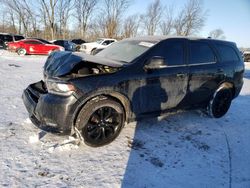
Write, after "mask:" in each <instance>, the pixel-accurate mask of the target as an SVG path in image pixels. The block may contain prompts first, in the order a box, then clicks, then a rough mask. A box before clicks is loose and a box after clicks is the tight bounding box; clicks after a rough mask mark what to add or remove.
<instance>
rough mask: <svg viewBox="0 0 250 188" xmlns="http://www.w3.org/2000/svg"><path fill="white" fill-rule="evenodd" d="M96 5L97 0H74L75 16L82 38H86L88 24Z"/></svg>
mask: <svg viewBox="0 0 250 188" xmlns="http://www.w3.org/2000/svg"><path fill="white" fill-rule="evenodd" d="M96 5H97V0H75V10H76V12H75V14H76V16H75V17H76V19H77V22H78V25H79V30H80V33H81V37H82V38H86V32H87V29H88V22H89V19H90V18H91V15H92V13H93V11H94V10H95V7H96Z"/></svg>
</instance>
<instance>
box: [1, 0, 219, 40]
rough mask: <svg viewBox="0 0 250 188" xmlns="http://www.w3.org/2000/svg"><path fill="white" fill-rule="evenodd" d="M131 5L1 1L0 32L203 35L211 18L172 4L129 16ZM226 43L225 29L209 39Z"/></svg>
mask: <svg viewBox="0 0 250 188" xmlns="http://www.w3.org/2000/svg"><path fill="white" fill-rule="evenodd" d="M131 6H133V1H132V0H99V1H98V0H37V1H33V0H0V9H1V10H2V11H1V13H2V14H0V16H1V18H0V32H10V33H16V34H23V35H25V36H29V37H41V38H45V39H49V40H54V39H59V38H60V39H67V38H83V39H87V40H92V39H95V38H97V37H110V38H117V39H121V38H127V37H134V36H138V35H180V36H190V35H199V33H200V31H201V29H202V28H203V27H204V25H205V22H206V19H207V17H208V11H207V10H205V9H204V6H203V1H202V0H188V1H187V2H186V4H184V5H183V7H182V8H181V9H180V10H179V11H178V12H177V11H176V8H175V7H174V5H172V6H163V4H162V2H161V0H154V1H152V2H151V3H150V4H149V5H148V6H147V9H146V10H144V12H142V13H136V14H134V15H127V10H128V8H129V7H131ZM209 35H211V36H212V37H215V38H223V37H224V33H223V31H222V30H221V29H216V30H214V31H211V33H210V34H209Z"/></svg>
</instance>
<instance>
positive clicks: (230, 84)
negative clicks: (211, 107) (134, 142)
mask: <svg viewBox="0 0 250 188" xmlns="http://www.w3.org/2000/svg"><path fill="white" fill-rule="evenodd" d="M222 88H228V89H230V90H231V91H232V96H233V97H234V96H235V86H234V83H233V82H231V81H223V82H221V83H220V84H219V86H218V87H217V89H216V91H218V90H220V89H222Z"/></svg>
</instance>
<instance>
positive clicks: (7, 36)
mask: <svg viewBox="0 0 250 188" xmlns="http://www.w3.org/2000/svg"><path fill="white" fill-rule="evenodd" d="M4 41H6V42H12V41H13V38H12V36H10V35H4Z"/></svg>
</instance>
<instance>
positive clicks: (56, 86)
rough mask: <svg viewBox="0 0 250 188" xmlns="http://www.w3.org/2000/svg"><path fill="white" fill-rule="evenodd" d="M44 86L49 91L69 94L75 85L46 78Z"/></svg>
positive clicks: (57, 93)
mask: <svg viewBox="0 0 250 188" xmlns="http://www.w3.org/2000/svg"><path fill="white" fill-rule="evenodd" d="M46 86H47V89H48V92H49V93H52V94H56V95H64V96H69V95H71V94H72V93H73V92H74V91H75V87H74V85H72V84H69V83H63V82H55V81H50V80H48V81H47V82H46Z"/></svg>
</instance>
